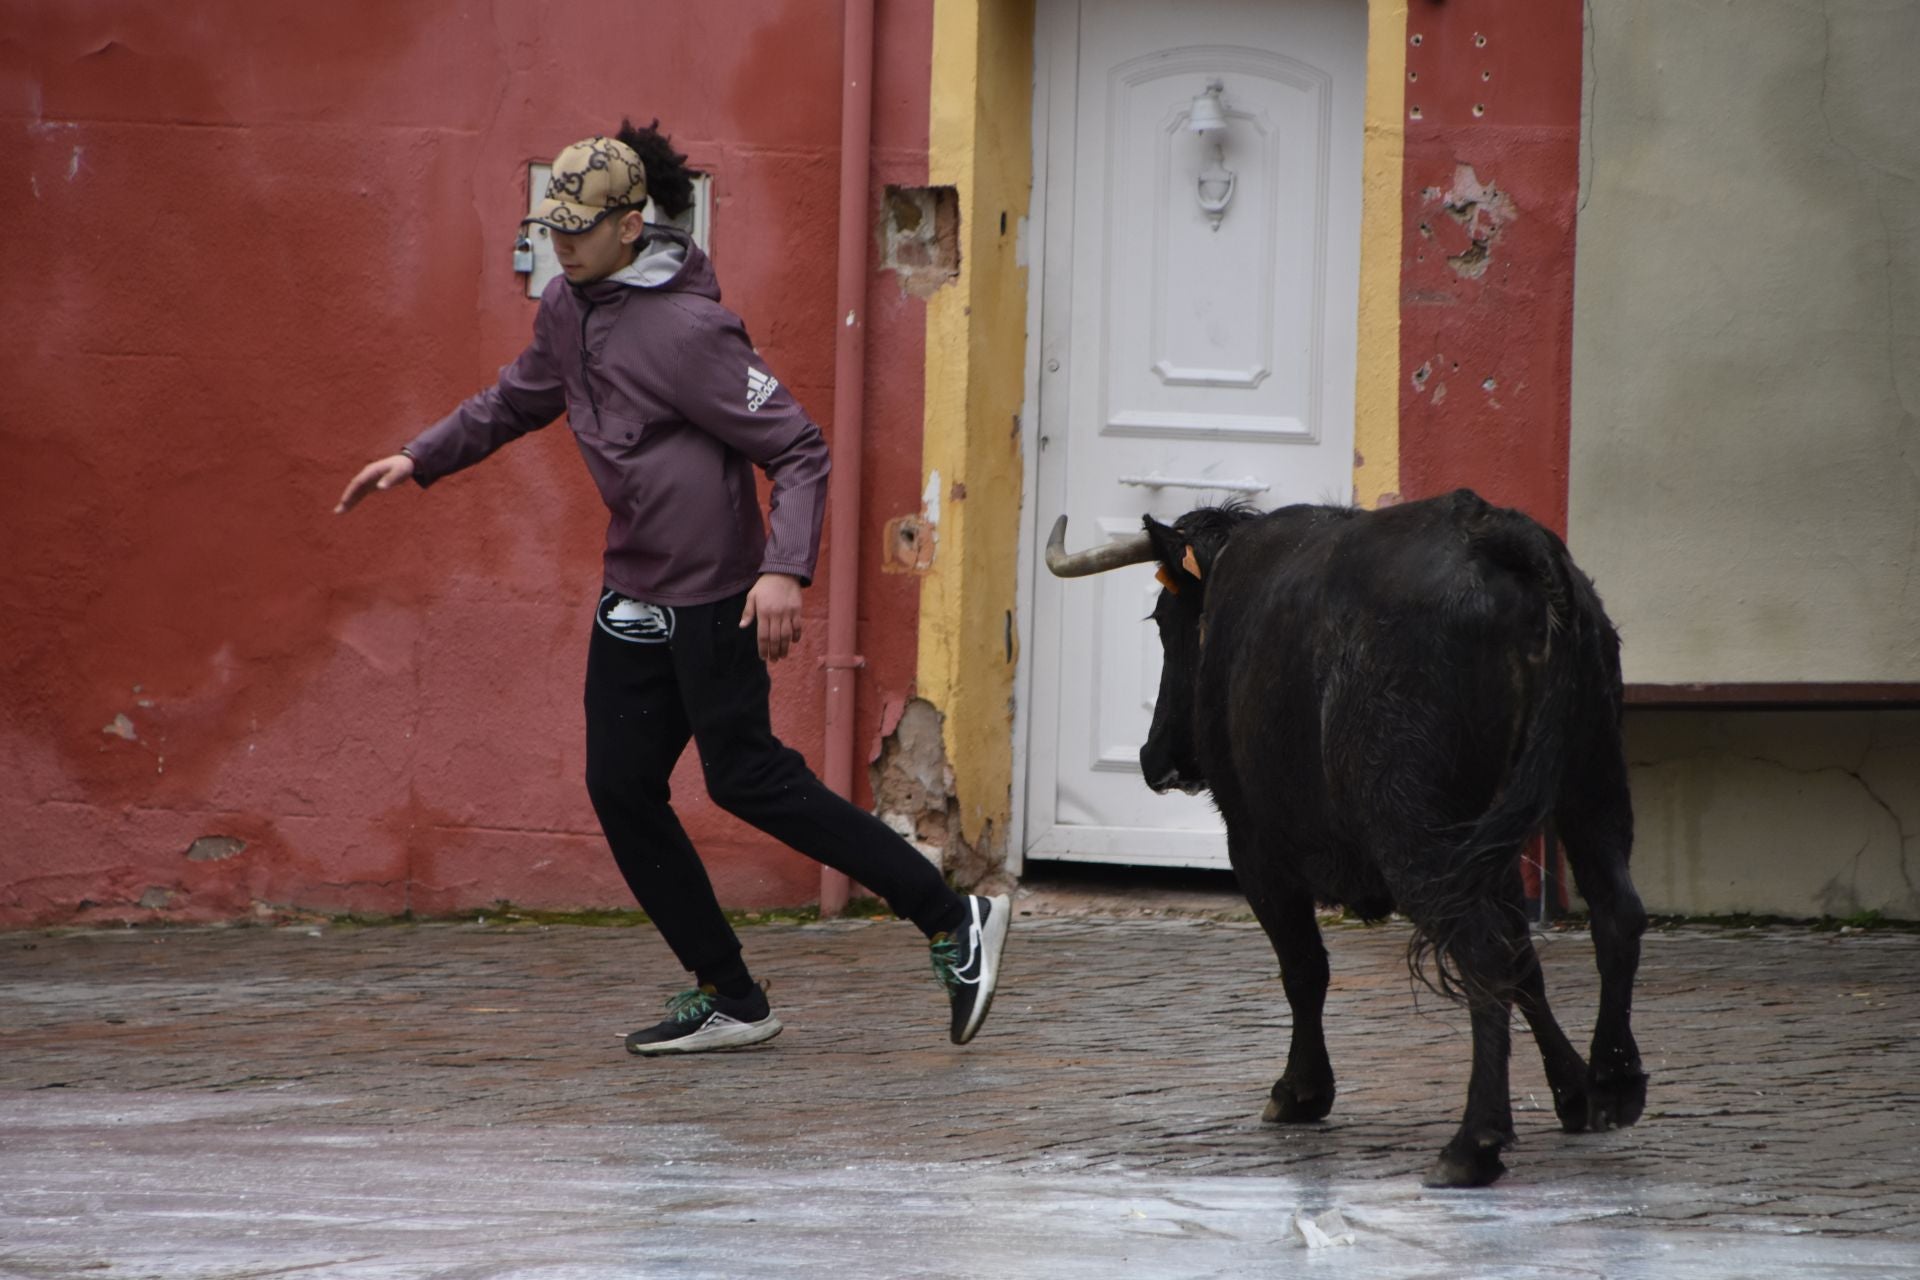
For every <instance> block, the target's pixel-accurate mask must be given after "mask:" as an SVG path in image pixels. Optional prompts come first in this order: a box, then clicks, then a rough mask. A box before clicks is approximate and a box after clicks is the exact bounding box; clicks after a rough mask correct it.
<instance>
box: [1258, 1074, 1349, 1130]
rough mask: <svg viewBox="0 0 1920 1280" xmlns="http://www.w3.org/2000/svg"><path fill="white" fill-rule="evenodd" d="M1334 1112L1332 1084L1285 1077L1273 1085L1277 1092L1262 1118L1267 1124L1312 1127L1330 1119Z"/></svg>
mask: <svg viewBox="0 0 1920 1280" xmlns="http://www.w3.org/2000/svg"><path fill="white" fill-rule="evenodd" d="M1332 1110H1333V1085H1332V1084H1330V1083H1329V1084H1322V1085H1309V1084H1302V1083H1300V1082H1298V1081H1293V1080H1288V1079H1287V1078H1286V1077H1285V1076H1282V1077H1280V1079H1278V1080H1275V1081H1274V1082H1273V1092H1272V1094H1271V1096H1269V1097H1268V1099H1267V1109H1266V1110H1265V1111H1262V1112H1261V1113H1260V1119H1261V1120H1263V1121H1265V1122H1266V1123H1267V1124H1310V1123H1312V1122H1313V1121H1315V1120H1324V1119H1326V1118H1327V1113H1328V1112H1329V1111H1332Z"/></svg>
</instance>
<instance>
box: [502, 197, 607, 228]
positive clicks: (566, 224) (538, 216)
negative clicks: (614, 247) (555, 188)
mask: <svg viewBox="0 0 1920 1280" xmlns="http://www.w3.org/2000/svg"><path fill="white" fill-rule="evenodd" d="M612 212H613V210H611V209H596V208H594V207H593V206H592V205H585V204H574V203H573V202H571V201H568V200H554V199H551V198H549V199H546V200H542V201H541V202H540V203H539V204H538V205H535V206H534V210H533V212H532V213H530V214H528V215H527V216H526V217H524V218H522V219H520V225H521V226H523V227H524V226H526V225H527V224H528V223H529V222H537V223H539V224H540V225H541V226H543V227H551V228H553V229H554V230H555V231H566V232H580V231H591V230H593V228H594V226H595V224H597V223H598V222H599V221H600V220H601V219H602V218H604V217H606V216H607V215H608V214H609V213H612Z"/></svg>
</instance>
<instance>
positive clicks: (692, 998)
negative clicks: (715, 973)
mask: <svg viewBox="0 0 1920 1280" xmlns="http://www.w3.org/2000/svg"><path fill="white" fill-rule="evenodd" d="M712 1012H713V997H712V996H710V995H708V994H707V993H706V992H705V991H703V990H701V989H700V988H699V987H694V988H693V989H692V990H690V991H682V992H681V993H680V994H679V995H677V996H672V997H669V998H668V1000H667V1016H668V1017H669V1018H672V1019H673V1020H674V1021H675V1022H698V1021H700V1019H702V1018H704V1017H706V1016H707V1015H708V1014H710V1013H712Z"/></svg>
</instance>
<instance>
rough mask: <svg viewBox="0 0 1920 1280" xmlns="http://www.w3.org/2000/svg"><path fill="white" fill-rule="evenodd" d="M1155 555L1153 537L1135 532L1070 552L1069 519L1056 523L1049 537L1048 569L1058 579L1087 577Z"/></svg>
mask: <svg viewBox="0 0 1920 1280" xmlns="http://www.w3.org/2000/svg"><path fill="white" fill-rule="evenodd" d="M1153 558H1154V555H1153V539H1151V538H1149V537H1148V536H1147V535H1146V534H1144V533H1136V534H1134V535H1133V536H1132V537H1131V538H1127V539H1124V540H1123V541H1120V542H1108V543H1104V544H1102V545H1101V546H1097V547H1088V548H1087V549H1086V550H1085V551H1079V552H1074V553H1071V554H1070V553H1069V552H1068V551H1067V518H1066V517H1065V516H1061V517H1060V518H1059V519H1058V520H1055V521H1054V522H1053V533H1052V535H1051V536H1050V537H1048V539H1047V568H1048V569H1050V570H1051V571H1052V572H1053V576H1054V577H1056V578H1084V577H1085V576H1087V575H1088V574H1090V573H1105V572H1106V571H1107V570H1109V569H1119V568H1122V567H1124V566H1126V565H1130V564H1145V563H1146V562H1147V561H1149V560H1151V559H1153Z"/></svg>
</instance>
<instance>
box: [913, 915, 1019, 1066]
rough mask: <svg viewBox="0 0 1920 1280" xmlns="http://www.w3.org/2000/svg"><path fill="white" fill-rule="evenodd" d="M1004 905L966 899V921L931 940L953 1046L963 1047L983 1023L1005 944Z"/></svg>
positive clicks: (998, 972)
mask: <svg viewBox="0 0 1920 1280" xmlns="http://www.w3.org/2000/svg"><path fill="white" fill-rule="evenodd" d="M1008 906H1009V904H1008V901H1007V896H1006V895H1005V894H1001V895H1000V896H999V897H995V898H982V897H979V896H978V895H975V896H973V897H969V898H968V899H967V922H966V923H965V924H963V925H961V926H960V928H959V929H958V930H956V931H954V932H953V933H936V934H934V935H933V938H932V946H933V976H934V977H936V978H938V979H940V985H941V986H943V987H945V988H946V989H947V999H948V1000H950V1001H951V1002H952V1004H953V1027H952V1029H951V1031H950V1032H949V1033H948V1034H949V1035H951V1036H952V1038H953V1042H954V1043H955V1044H965V1043H966V1042H967V1041H969V1040H971V1039H973V1033H974V1032H976V1031H978V1030H979V1029H980V1024H981V1023H982V1022H985V1021H986V1020H987V1010H988V1009H990V1008H992V1007H993V988H994V984H995V983H997V982H998V981H999V980H1000V952H1001V950H1002V949H1003V948H1005V946H1006V945H1007V917H1008Z"/></svg>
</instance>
